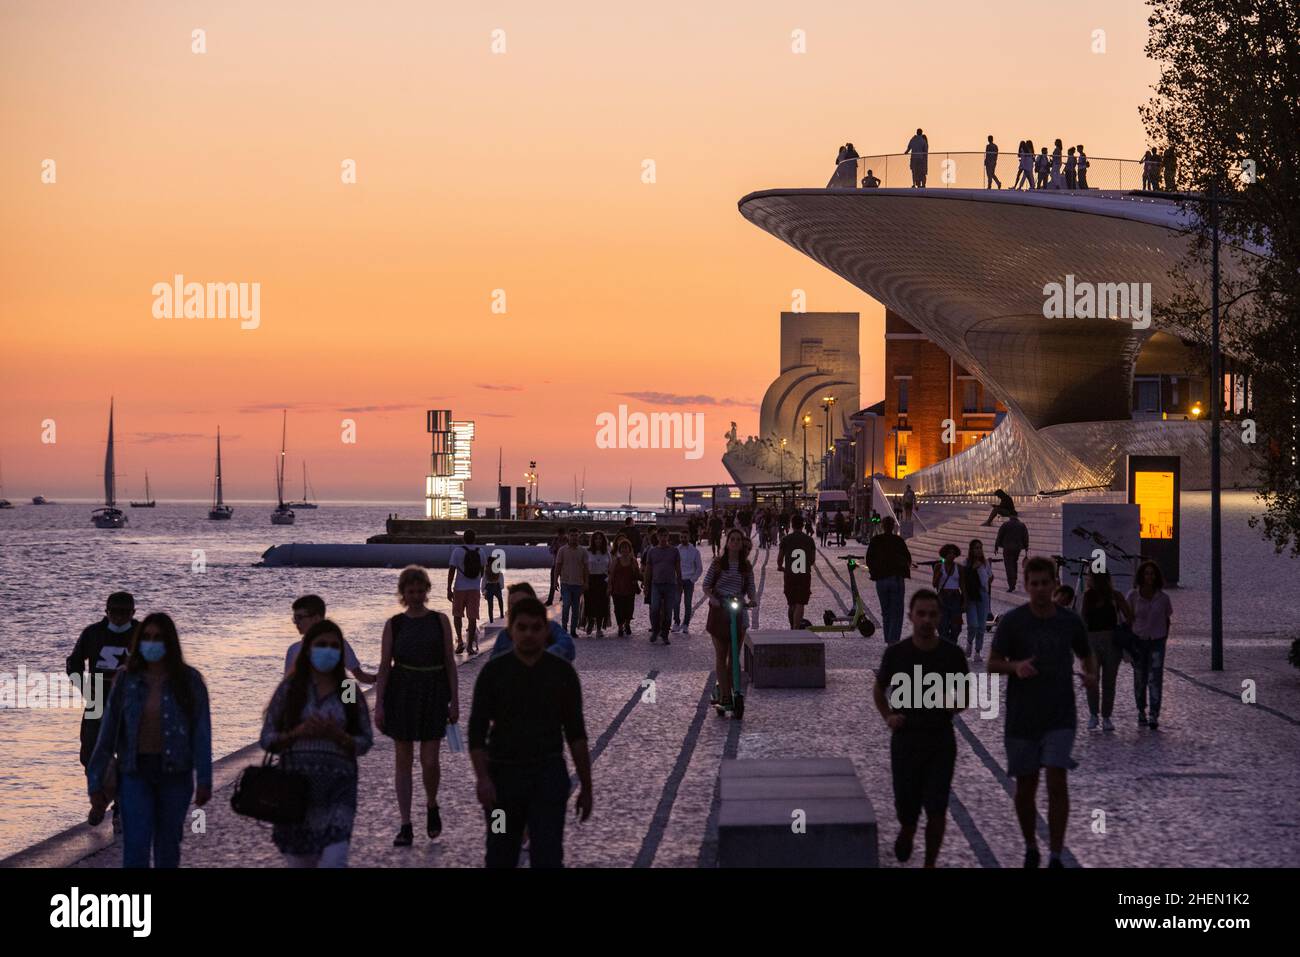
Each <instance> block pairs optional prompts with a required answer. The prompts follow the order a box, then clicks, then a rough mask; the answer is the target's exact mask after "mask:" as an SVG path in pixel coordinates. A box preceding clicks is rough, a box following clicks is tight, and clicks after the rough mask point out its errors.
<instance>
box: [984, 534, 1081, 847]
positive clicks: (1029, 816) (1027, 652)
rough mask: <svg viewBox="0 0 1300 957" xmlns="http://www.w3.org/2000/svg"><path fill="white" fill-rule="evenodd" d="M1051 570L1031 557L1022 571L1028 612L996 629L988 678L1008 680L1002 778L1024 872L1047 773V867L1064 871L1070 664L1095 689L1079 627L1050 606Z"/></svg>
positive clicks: (1047, 562) (1072, 723) (1071, 727)
mask: <svg viewBox="0 0 1300 957" xmlns="http://www.w3.org/2000/svg"><path fill="white" fill-rule="evenodd" d="M1055 588H1056V563H1055V562H1053V561H1052V560H1051V559H1050V558H1043V557H1042V556H1037V557H1035V558H1031V559H1030V560H1029V561H1028V562H1026V563H1025V589H1026V590H1027V591H1028V592H1029V604H1027V605H1021V606H1020V607H1019V608H1016V609H1013V610H1012V611H1009V612H1007V613H1006V614H1005V615H1003V616H1002V618H1001V619H1000V620H999V621H998V627H997V631H996V633H995V634H994V635H993V648H992V651H991V652H990V653H989V673H990V674H1003V675H1007V677H1008V681H1007V709H1006V710H1007V718H1006V730H1005V737H1006V748H1007V773H1008V774H1009V775H1010V776H1011V777H1013V778H1015V779H1016V795H1015V805H1016V817H1017V818H1018V819H1019V821H1020V831H1021V833H1022V834H1023V835H1024V837H1025V867H1037V866H1038V864H1039V861H1040V859H1041V857H1040V855H1039V853H1038V839H1037V836H1036V825H1037V822H1038V807H1037V804H1038V774H1039V770H1040V769H1042V768H1046V769H1047V830H1048V845H1049V846H1048V850H1049V853H1050V854H1051V858H1050V860H1049V861H1048V867H1064V866H1065V865H1064V864H1063V863H1062V861H1061V852H1062V850H1063V849H1064V846H1065V826H1066V823H1067V821H1068V820H1069V816H1070V793H1069V788H1068V784H1067V775H1068V773H1069V772H1070V770H1071V769H1072V768H1074V767H1075V766H1076V765H1075V762H1074V760H1073V759H1072V758H1071V757H1070V750H1071V748H1072V747H1073V746H1074V732H1075V728H1076V719H1075V707H1074V678H1073V672H1074V659H1075V658H1078V659H1079V661H1080V662H1082V664H1083V668H1084V671H1083V674H1082V675H1081V676H1080V677H1081V678H1082V680H1083V684H1084V686H1085V687H1088V688H1095V687H1096V686H1097V661H1096V659H1095V658H1094V657H1093V655H1092V648H1091V646H1090V645H1089V644H1088V630H1087V628H1085V627H1084V624H1083V619H1082V618H1080V617H1079V616H1078V615H1076V614H1075V613H1074V612H1072V611H1070V610H1069V609H1068V608H1062V607H1060V606H1059V605H1057V604H1055V603H1054V602H1053V601H1052V592H1053V591H1054V590H1055Z"/></svg>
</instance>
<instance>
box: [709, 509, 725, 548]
mask: <svg viewBox="0 0 1300 957" xmlns="http://www.w3.org/2000/svg"><path fill="white" fill-rule="evenodd" d="M709 548H710V549H712V550H713V557H714V558H717V557H718V552H719V551H721V550H722V517H721V516H720V515H719V514H718V510H717V509H716V508H715V509H714V510H713V514H712V515H710V516H709Z"/></svg>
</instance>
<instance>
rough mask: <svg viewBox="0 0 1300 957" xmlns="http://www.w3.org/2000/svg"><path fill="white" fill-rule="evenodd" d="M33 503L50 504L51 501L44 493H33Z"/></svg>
mask: <svg viewBox="0 0 1300 957" xmlns="http://www.w3.org/2000/svg"><path fill="white" fill-rule="evenodd" d="M32 504H33V505H49V504H50V502H49V500H48V499H47V498H46V497H45V496H44V495H33V496H32Z"/></svg>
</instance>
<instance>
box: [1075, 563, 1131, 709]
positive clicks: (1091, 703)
mask: <svg viewBox="0 0 1300 957" xmlns="http://www.w3.org/2000/svg"><path fill="white" fill-rule="evenodd" d="M1121 619H1122V620H1123V622H1124V624H1125V626H1126V627H1130V628H1131V627H1132V625H1133V609H1132V607H1131V606H1130V605H1129V603H1128V600H1127V599H1126V598H1125V597H1124V596H1123V595H1121V594H1120V593H1119V592H1117V591H1115V589H1114V587H1113V586H1112V584H1111V580H1110V575H1109V574H1108V573H1106V572H1091V571H1090V572H1089V573H1088V587H1087V588H1086V589H1084V592H1083V623H1084V625H1085V626H1086V627H1087V629H1088V645H1089V646H1090V647H1091V648H1092V655H1093V657H1094V658H1096V659H1097V667H1098V669H1099V670H1100V672H1101V695H1100V699H1101V700H1100V701H1098V694H1097V689H1096V688H1095V687H1094V688H1088V689H1087V691H1088V730H1089V731H1094V730H1096V728H1097V713H1098V710H1100V712H1101V729H1102V731H1114V730H1115V725H1114V722H1112V721H1111V720H1110V716H1111V714H1112V713H1113V712H1114V709H1115V679H1116V678H1117V677H1118V675H1119V663H1120V659H1121V658H1122V657H1123V651H1122V650H1121V649H1120V647H1119V645H1118V643H1117V642H1116V640H1115V631H1116V630H1117V629H1118V628H1119V626H1120V621H1121ZM1099 706H1100V707H1099Z"/></svg>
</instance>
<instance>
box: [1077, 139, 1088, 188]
mask: <svg viewBox="0 0 1300 957" xmlns="http://www.w3.org/2000/svg"><path fill="white" fill-rule="evenodd" d="M1077 149H1078V151H1079V159H1078V170H1079V189H1087V188H1088V166H1089V165H1090V164H1089V162H1088V157H1087V155H1086V154H1085V153H1084V152H1083V144H1082V143H1080V144H1079V145H1078V147H1077Z"/></svg>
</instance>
